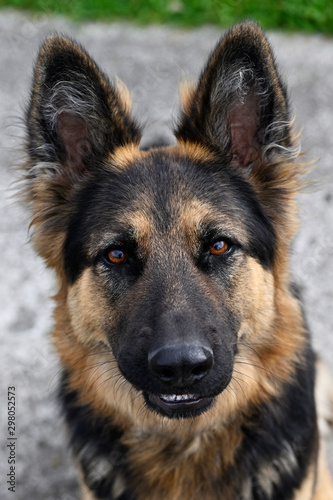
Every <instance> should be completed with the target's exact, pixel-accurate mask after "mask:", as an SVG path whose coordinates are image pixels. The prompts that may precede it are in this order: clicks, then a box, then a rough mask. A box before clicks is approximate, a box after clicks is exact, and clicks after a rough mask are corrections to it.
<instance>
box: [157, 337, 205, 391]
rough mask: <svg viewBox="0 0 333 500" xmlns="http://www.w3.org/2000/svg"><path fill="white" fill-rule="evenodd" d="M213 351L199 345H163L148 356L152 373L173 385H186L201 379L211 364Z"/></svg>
mask: <svg viewBox="0 0 333 500" xmlns="http://www.w3.org/2000/svg"><path fill="white" fill-rule="evenodd" d="M213 360H214V358H213V352H212V350H211V349H210V348H208V347H206V346H205V347H203V346H200V345H184V346H163V347H160V348H159V349H156V350H154V351H153V352H152V353H150V354H149V356H148V362H149V368H150V371H151V372H152V374H153V375H154V376H155V377H156V378H158V379H159V380H161V381H162V382H164V383H166V384H168V385H171V386H173V387H188V386H191V385H193V384H195V383H196V382H199V381H200V380H201V379H203V378H204V377H205V376H206V375H207V374H208V373H209V372H210V370H211V368H212V366H213Z"/></svg>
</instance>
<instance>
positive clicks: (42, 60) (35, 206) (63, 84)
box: [22, 36, 141, 272]
mask: <svg viewBox="0 0 333 500" xmlns="http://www.w3.org/2000/svg"><path fill="white" fill-rule="evenodd" d="M130 112H131V101H130V98H129V94H128V91H126V88H125V86H121V85H119V84H117V85H113V84H111V83H110V82H109V81H108V79H107V77H106V76H105V75H103V73H102V72H101V71H100V70H99V68H98V67H97V65H96V64H95V62H94V61H93V60H92V59H91V58H90V57H89V56H88V54H87V53H86V52H85V51H84V50H83V49H82V48H81V47H80V46H79V45H77V44H76V43H74V42H73V41H71V40H69V39H66V38H63V37H59V36H55V37H50V38H48V39H47V40H46V42H45V43H44V45H43V46H42V48H41V50H40V53H39V56H38V59H37V63H36V68H35V74H34V82H33V88H32V94H31V101H30V105H29V108H28V111H27V117H26V118H27V135H28V136H27V151H28V161H27V163H26V166H25V175H24V183H25V184H24V188H23V190H22V196H23V197H24V200H25V201H27V202H28V203H29V204H30V206H31V209H32V225H33V226H34V243H35V247H36V249H37V251H38V253H39V254H40V255H41V256H42V257H43V258H44V259H45V260H46V262H47V264H48V265H49V266H51V267H56V268H58V269H59V272H61V266H62V265H61V252H62V248H63V243H64V238H65V234H66V230H67V227H68V224H69V220H70V217H71V215H72V209H73V203H72V200H73V197H74V196H75V195H76V193H77V192H78V191H79V190H80V188H81V186H83V185H84V183H85V181H86V180H87V179H89V177H90V176H91V174H92V172H93V171H94V170H96V169H98V168H99V166H100V165H102V164H103V161H104V160H105V159H106V158H107V157H108V155H109V154H110V153H112V152H113V151H114V150H115V148H117V147H118V146H130V145H133V144H134V145H135V146H136V147H138V145H139V142H140V137H141V133H140V129H139V127H138V126H137V125H136V123H135V122H134V120H133V119H132V118H131V114H130Z"/></svg>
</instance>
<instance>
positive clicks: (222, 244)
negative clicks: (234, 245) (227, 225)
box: [210, 240, 230, 255]
mask: <svg viewBox="0 0 333 500" xmlns="http://www.w3.org/2000/svg"><path fill="white" fill-rule="evenodd" d="M229 249H230V245H229V244H228V243H227V242H226V241H224V240H218V241H215V243H213V244H212V245H211V247H210V251H211V253H212V254H213V255H223V254H225V253H226V252H227V251H228V250H229Z"/></svg>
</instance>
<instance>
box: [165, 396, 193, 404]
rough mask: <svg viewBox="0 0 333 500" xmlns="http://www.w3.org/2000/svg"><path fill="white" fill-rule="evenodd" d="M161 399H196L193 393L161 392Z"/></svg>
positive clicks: (171, 400)
mask: <svg viewBox="0 0 333 500" xmlns="http://www.w3.org/2000/svg"><path fill="white" fill-rule="evenodd" d="M160 397H161V399H164V400H165V401H168V402H171V403H174V402H179V401H188V400H190V399H197V396H195V395H194V394H161V396H160Z"/></svg>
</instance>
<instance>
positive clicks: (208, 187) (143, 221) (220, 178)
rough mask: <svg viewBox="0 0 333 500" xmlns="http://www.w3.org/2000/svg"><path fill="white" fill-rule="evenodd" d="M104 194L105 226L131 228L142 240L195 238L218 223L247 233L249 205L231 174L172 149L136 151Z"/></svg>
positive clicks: (105, 186)
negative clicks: (245, 219) (245, 217)
mask: <svg viewBox="0 0 333 500" xmlns="http://www.w3.org/2000/svg"><path fill="white" fill-rule="evenodd" d="M118 158H119V155H118ZM113 168H114V166H113V165H112V167H111V170H112V169H113ZM99 189H100V187H99ZM99 199H100V200H103V203H102V204H101V206H103V209H104V211H102V212H99V215H100V217H101V219H103V220H104V223H103V224H102V225H101V227H103V228H104V229H106V228H107V227H108V221H109V227H110V226H114V227H116V228H117V230H118V231H120V232H124V233H126V232H127V233H131V234H132V235H133V236H134V237H135V239H137V240H142V241H143V240H145V241H148V240H150V239H152V238H153V237H154V235H158V236H161V235H162V234H164V235H165V234H167V235H168V236H169V237H170V235H172V234H175V235H177V237H179V236H180V234H185V235H187V236H188V235H189V236H190V238H192V239H193V238H195V235H196V234H197V235H199V234H200V232H203V231H204V230H205V229H206V228H208V227H213V226H214V227H216V230H217V231H218V230H220V231H221V232H224V233H225V234H231V235H233V236H235V237H238V238H239V239H240V240H242V239H243V240H244V239H245V238H246V230H245V225H244V224H243V222H242V221H243V219H244V216H245V213H246V207H244V206H242V203H241V200H240V199H238V197H237V193H235V189H234V187H233V186H232V183H231V181H230V179H229V178H228V176H227V175H223V174H221V173H220V174H219V175H217V174H216V172H213V171H211V170H210V169H209V167H207V168H206V166H205V165H204V164H202V163H200V164H199V163H198V162H197V161H195V160H194V159H192V158H190V157H188V156H185V155H184V156H182V155H179V154H178V155H175V154H174V152H173V150H172V148H171V150H170V152H169V150H167V149H163V150H161V151H153V152H151V153H147V152H143V154H142V155H139V154H137V155H136V156H134V155H133V154H131V161H130V162H129V163H128V164H127V165H124V164H122V171H120V172H118V174H117V176H116V179H112V176H111V178H110V181H109V182H104V184H103V187H102V192H101V195H100V197H99ZM94 210H96V207H95V208H94Z"/></svg>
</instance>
